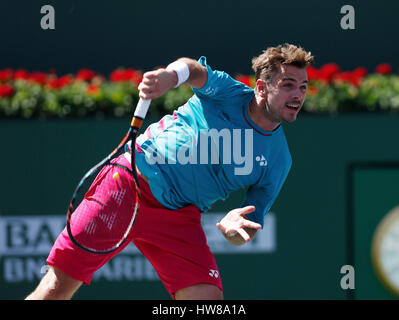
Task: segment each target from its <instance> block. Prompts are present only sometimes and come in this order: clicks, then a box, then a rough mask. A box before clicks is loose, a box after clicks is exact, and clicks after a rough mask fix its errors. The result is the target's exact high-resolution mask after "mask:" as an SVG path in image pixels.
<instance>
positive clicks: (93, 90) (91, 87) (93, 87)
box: [87, 84, 100, 94]
mask: <svg viewBox="0 0 399 320" xmlns="http://www.w3.org/2000/svg"><path fill="white" fill-rule="evenodd" d="M99 91H100V88H99V87H98V86H96V85H95V84H91V85H89V86H88V87H87V93H88V94H96V93H98V92H99Z"/></svg>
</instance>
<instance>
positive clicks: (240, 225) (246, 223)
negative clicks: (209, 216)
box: [216, 206, 262, 242]
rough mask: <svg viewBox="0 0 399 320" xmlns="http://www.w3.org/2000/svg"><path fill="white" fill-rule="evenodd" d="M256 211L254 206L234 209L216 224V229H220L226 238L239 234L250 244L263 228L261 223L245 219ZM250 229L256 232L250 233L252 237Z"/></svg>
mask: <svg viewBox="0 0 399 320" xmlns="http://www.w3.org/2000/svg"><path fill="white" fill-rule="evenodd" d="M254 210H255V207H254V206H246V207H244V208H237V209H233V210H231V211H230V212H229V213H227V214H226V216H225V217H224V218H223V219H222V220H221V221H220V222H218V223H217V224H216V227H218V228H219V229H220V230H221V231H222V232H223V234H224V235H225V236H226V237H232V236H234V235H235V234H239V235H240V236H241V237H242V239H243V240H244V241H245V242H248V241H250V240H251V239H252V238H253V237H254V235H255V233H256V230H258V229H261V228H262V226H261V225H260V224H259V223H256V222H253V221H250V220H248V219H247V218H245V215H246V214H248V213H250V212H253V211H254ZM248 229H253V231H254V232H250V233H251V235H249V234H248V231H249V230H248Z"/></svg>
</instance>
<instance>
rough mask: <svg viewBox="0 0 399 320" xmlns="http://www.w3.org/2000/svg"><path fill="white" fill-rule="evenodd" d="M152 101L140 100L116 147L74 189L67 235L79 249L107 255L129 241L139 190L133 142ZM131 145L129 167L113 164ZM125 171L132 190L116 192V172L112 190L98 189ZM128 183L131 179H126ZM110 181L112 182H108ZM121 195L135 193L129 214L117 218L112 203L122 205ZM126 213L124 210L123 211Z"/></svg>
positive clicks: (68, 217)
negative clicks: (131, 182)
mask: <svg viewBox="0 0 399 320" xmlns="http://www.w3.org/2000/svg"><path fill="white" fill-rule="evenodd" d="M150 103H151V100H143V99H140V100H139V102H138V104H137V106H136V110H135V112H134V115H133V117H132V120H131V123H130V128H129V130H128V132H127V134H126V135H125V137H124V138H123V140H122V141H121V142H120V143H119V145H118V146H117V147H116V148H115V149H114V150H113V151H112V152H111V153H110V154H109V155H108V156H107V157H105V158H104V159H103V160H102V161H101V162H99V163H98V164H96V165H95V166H94V167H92V168H91V169H90V170H89V171H88V172H87V173H86V174H85V175H84V176H83V178H82V179H81V180H80V182H79V184H78V185H77V187H76V189H75V191H74V193H73V195H72V199H71V202H70V204H69V207H68V214H67V225H66V228H67V231H68V235H69V238H70V239H71V241H72V242H73V243H74V244H75V245H76V246H78V247H79V248H81V249H83V250H86V251H88V252H91V253H97V254H106V253H110V252H112V251H115V250H117V249H118V248H119V247H120V246H121V245H122V244H123V243H124V242H125V241H126V239H127V238H128V235H129V233H130V231H131V229H132V227H133V223H134V220H135V217H136V214H137V212H138V210H139V207H140V186H139V181H138V176H137V171H136V165H135V163H136V162H135V152H134V150H135V148H134V146H135V142H136V137H137V134H138V132H139V130H140V128H141V125H142V123H143V120H144V118H145V116H146V114H147V111H148V107H149V106H150ZM129 142H130V143H131V152H130V157H131V158H130V164H131V167H130V168H129V167H126V166H124V165H121V164H118V163H116V159H117V157H119V156H120V155H121V154H123V152H124V151H125V145H126V144H127V143H129ZM116 168H117V170H119V171H120V170H125V171H126V172H128V173H129V174H131V176H132V177H133V180H134V189H135V190H118V189H117V188H118V185H117V183H118V179H119V177H118V176H116V174H118V175H119V173H118V172H116V173H114V176H113V177H114V178H115V183H113V184H114V186H113V187H115V189H114V190H110V188H109V187H108V186H107V187H104V186H102V185H101V183H102V181H104V177H105V176H106V175H107V174H108V175H110V174H111V175H112V174H113V172H114V171H115V169H116ZM129 180H130V179H129ZM111 181H112V180H111ZM123 192H135V198H136V199H135V205H134V208H131V210H128V211H129V214H126V212H124V214H120V213H118V212H117V210H115V208H113V207H111V206H112V202H115V201H117V202H118V201H120V202H122V198H121V196H124V194H123ZM125 211H126V210H125Z"/></svg>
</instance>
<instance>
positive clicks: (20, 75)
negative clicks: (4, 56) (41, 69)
mask: <svg viewBox="0 0 399 320" xmlns="http://www.w3.org/2000/svg"><path fill="white" fill-rule="evenodd" d="M20 79H24V80H27V79H29V72H28V71H26V70H23V69H20V70H17V71H15V73H14V80H20Z"/></svg>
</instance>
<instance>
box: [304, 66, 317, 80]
mask: <svg viewBox="0 0 399 320" xmlns="http://www.w3.org/2000/svg"><path fill="white" fill-rule="evenodd" d="M306 72H307V74H308V80H309V81H312V80H318V79H319V76H320V72H319V70H318V69H316V68H315V67H313V66H309V67H307V68H306Z"/></svg>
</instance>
